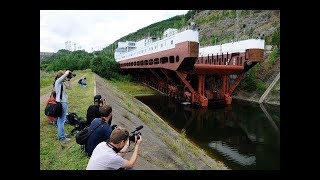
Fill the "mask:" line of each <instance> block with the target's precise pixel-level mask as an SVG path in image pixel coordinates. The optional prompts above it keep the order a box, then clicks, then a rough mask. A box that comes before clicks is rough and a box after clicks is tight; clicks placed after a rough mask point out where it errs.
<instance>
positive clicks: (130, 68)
mask: <svg viewBox="0 0 320 180" xmlns="http://www.w3.org/2000/svg"><path fill="white" fill-rule="evenodd" d="M198 36H199V33H198V27H197V26H196V25H195V24H191V25H189V26H188V27H187V28H185V29H183V30H177V29H168V30H166V31H165V32H164V34H163V37H162V39H159V38H158V39H156V38H150V37H148V38H146V39H142V40H140V41H138V42H134V41H126V42H118V48H117V49H116V51H115V59H116V61H117V62H118V63H119V65H120V68H121V69H122V70H123V71H125V72H127V73H130V74H132V75H133V76H134V77H137V78H138V80H139V81H141V82H143V83H144V84H146V85H148V86H150V87H152V88H154V89H156V90H158V91H160V92H162V93H164V94H167V95H168V96H170V97H173V98H177V99H179V100H181V101H187V102H190V103H192V104H197V105H200V106H202V107H207V106H208V105H209V103H212V104H231V102H232V93H233V91H234V89H235V88H236V87H237V86H238V84H239V83H240V81H241V80H242V79H243V78H244V74H245V73H246V72H247V71H248V70H249V69H250V68H252V67H253V66H254V65H255V64H256V63H258V62H259V61H261V60H262V59H263V54H264V40H262V39H248V40H243V41H238V42H231V43H226V44H220V45H216V46H207V47H203V48H200V47H199V40H198Z"/></svg>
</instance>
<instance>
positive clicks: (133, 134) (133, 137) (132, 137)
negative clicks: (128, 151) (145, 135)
mask: <svg viewBox="0 0 320 180" xmlns="http://www.w3.org/2000/svg"><path fill="white" fill-rule="evenodd" d="M142 128H143V126H142V125H141V126H139V127H136V130H134V131H132V132H131V135H129V141H131V142H135V141H136V137H137V140H138V139H140V135H141V132H139V130H140V129H142Z"/></svg>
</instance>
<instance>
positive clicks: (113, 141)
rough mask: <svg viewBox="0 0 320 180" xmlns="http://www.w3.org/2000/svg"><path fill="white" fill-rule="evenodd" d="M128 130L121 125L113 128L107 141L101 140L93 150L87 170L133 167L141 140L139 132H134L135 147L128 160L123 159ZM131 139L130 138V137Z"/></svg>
mask: <svg viewBox="0 0 320 180" xmlns="http://www.w3.org/2000/svg"><path fill="white" fill-rule="evenodd" d="M129 137H132V136H129V132H128V130H127V129H125V128H122V127H117V128H115V129H114V130H113V131H112V133H111V136H110V139H109V142H101V143H100V144H98V145H97V146H96V148H95V149H94V150H93V153H92V155H91V157H90V160H89V162H88V165H87V168H86V169H87V170H119V169H131V168H133V166H134V164H135V162H136V160H137V157H138V150H139V146H140V144H141V142H142V138H141V134H140V133H139V134H138V133H136V134H135V135H134V137H135V143H136V144H135V147H134V151H133V154H132V156H131V158H130V160H126V159H124V158H123V157H124V155H125V154H126V153H127V152H128V149H129V146H130V138H129ZM131 139H132V138H131Z"/></svg>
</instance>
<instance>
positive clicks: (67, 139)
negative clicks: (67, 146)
mask: <svg viewBox="0 0 320 180" xmlns="http://www.w3.org/2000/svg"><path fill="white" fill-rule="evenodd" d="M70 140H71V139H70V138H65V139H64V140H60V141H61V142H67V141H70Z"/></svg>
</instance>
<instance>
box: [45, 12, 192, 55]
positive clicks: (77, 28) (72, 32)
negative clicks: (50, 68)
mask: <svg viewBox="0 0 320 180" xmlns="http://www.w3.org/2000/svg"><path fill="white" fill-rule="evenodd" d="M187 11H188V10H139V11H138V10H130V11H124V10H107V11H102V10H96V11H78V10H71V11H61V10H58V11H56V10H48V11H47V10H46V11H40V51H45V52H47V51H51V52H52V51H53V52H57V51H58V50H59V49H64V48H65V42H66V41H72V43H76V44H77V46H82V47H83V48H85V50H86V51H89V52H91V48H92V47H96V46H100V47H101V48H103V47H106V46H107V45H109V44H111V43H113V42H114V41H116V40H118V39H119V38H121V37H123V36H126V35H127V34H129V33H132V32H135V31H137V30H139V29H141V28H143V27H146V26H149V25H150V24H153V23H156V22H159V21H162V20H165V19H168V18H170V17H173V16H176V15H181V14H185V13H187Z"/></svg>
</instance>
